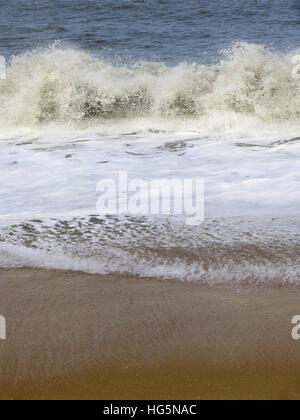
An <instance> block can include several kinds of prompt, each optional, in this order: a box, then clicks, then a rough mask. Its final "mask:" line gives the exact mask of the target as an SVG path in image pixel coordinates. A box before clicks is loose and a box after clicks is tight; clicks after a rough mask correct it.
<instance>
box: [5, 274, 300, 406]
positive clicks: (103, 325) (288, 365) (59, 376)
mask: <svg viewBox="0 0 300 420" xmlns="http://www.w3.org/2000/svg"><path fill="white" fill-rule="evenodd" d="M299 301H300V291H299V289H297V288H292V289H291V288H289V289H284V288H277V289H276V288H273V289H271V288H263V289H255V290H240V291H239V292H238V291H233V290H230V289H224V288H208V287H206V286H201V285H199V284H198V285H197V284H192V283H191V284H188V283H180V282H172V281H158V280H152V279H146V278H145V279H140V278H125V277H124V278H122V277H116V276H107V277H105V276H93V275H87V274H82V273H76V272H60V271H46V270H34V269H19V270H4V269H2V270H1V271H0V313H1V315H4V316H5V317H6V321H7V340H6V341H0V351H1V380H0V397H1V399H65V398H67V399H155V398H161V399H224V398H225V399H251V398H258V399H294V398H295V399H296V398H299V397H300V387H299V381H300V374H299V366H300V342H297V341H293V340H292V337H291V330H292V325H291V319H292V317H293V316H294V315H295V314H297V313H299V312H300V307H299Z"/></svg>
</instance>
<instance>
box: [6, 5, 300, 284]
mask: <svg viewBox="0 0 300 420" xmlns="http://www.w3.org/2000/svg"><path fill="white" fill-rule="evenodd" d="M0 10H1V14H0V55H2V56H4V57H5V59H6V62H7V69H6V77H5V78H3V79H0V171H1V184H0V198H1V199H0V266H1V267H23V266H32V267H45V268H50V269H68V270H69V269H70V270H79V271H86V272H89V273H99V274H110V273H114V274H120V275H129V274H130V275H136V276H139V277H154V278H160V279H174V280H183V281H195V282H199V283H205V284H212V285H214V284H230V285H234V286H237V285H238V286H239V285H244V284H246V285H254V286H257V285H260V286H261V285H264V284H276V285H283V284H297V283H299V282H300V244H299V237H300V235H299V232H300V229H299V228H300V219H299V209H300V193H299V191H300V1H299V0H285V1H284V0H273V1H271V0H265V1H263V0H261V1H259V0H250V1H247V2H241V1H229V0H220V1H208V0H207V1H205V0H203V1H196V0H186V1H185V2H181V1H178V0H173V1H164V0H147V1H142V0H136V1H125V0H115V1H88V0H86V1H83V0H81V1H78V0H72V1H71V0H52V1H47V0H39V1H30V2H29V1H21V0H10V1H8V2H3V1H1V2H0ZM120 171H127V173H128V176H129V177H130V178H131V179H143V180H145V181H149V180H150V179H152V178H153V177H155V178H156V179H162V178H163V179H168V180H171V179H179V180H184V179H195V178H200V179H203V180H204V182H205V220H204V222H203V223H202V224H201V225H198V226H188V225H186V224H185V222H184V218H183V217H180V216H174V215H169V216H168V215H164V216H155V217H152V216H151V215H147V214H137V215H132V214H125V215H118V214H115V215H113V214H111V215H107V216H105V215H103V214H100V215H99V214H98V213H97V208H96V204H97V200H98V198H99V191H97V184H98V182H99V181H100V180H103V179H115V177H116V176H117V175H118V173H119V172H120Z"/></svg>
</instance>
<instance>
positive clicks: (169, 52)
mask: <svg viewBox="0 0 300 420" xmlns="http://www.w3.org/2000/svg"><path fill="white" fill-rule="evenodd" d="M0 10H1V15H0V54H2V55H5V56H7V57H8V56H11V55H15V54H19V53H22V52H24V51H27V50H30V49H32V48H34V49H35V48H45V47H47V46H48V45H49V44H51V43H53V42H54V41H56V40H60V41H62V43H63V44H65V45H67V46H72V47H74V46H76V47H80V48H82V49H85V50H90V51H92V52H97V53H101V54H107V55H110V56H118V57H120V56H121V57H124V56H126V57H128V56H129V57H132V56H133V57H136V58H145V59H153V60H162V61H165V62H167V63H178V62H181V61H197V62H199V61H212V60H214V59H215V58H216V55H217V52H218V51H221V50H223V49H225V48H229V47H230V46H231V44H232V43H233V42H236V41H247V42H253V43H257V44H264V45H267V46H271V47H273V48H275V49H277V50H282V51H286V50H289V49H294V48H295V47H297V46H299V41H300V0H249V1H237V0H218V1H217V0H215V1H212V0H185V1H180V0H172V1H171V0H169V1H168V0H131V1H128V0H110V1H108V0H103V1H100V0H99V1H96V0H38V1H24V0H8V1H1V2H0Z"/></svg>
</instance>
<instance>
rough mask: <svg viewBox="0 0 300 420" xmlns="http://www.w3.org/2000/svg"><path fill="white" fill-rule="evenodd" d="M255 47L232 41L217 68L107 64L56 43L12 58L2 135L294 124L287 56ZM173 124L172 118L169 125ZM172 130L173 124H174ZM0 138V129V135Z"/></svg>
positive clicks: (296, 103) (1, 93)
mask: <svg viewBox="0 0 300 420" xmlns="http://www.w3.org/2000/svg"><path fill="white" fill-rule="evenodd" d="M296 54H299V51H294V52H293V53H289V54H285V55H284V54H279V53H276V52H274V51H270V50H268V49H266V48H265V47H264V46H261V45H255V44H247V43H243V44H239V45H235V46H234V47H233V48H232V49H231V50H230V51H227V52H226V53H224V58H223V60H221V61H220V62H219V63H218V64H216V65H210V66H208V65H200V64H187V63H182V64H179V65H176V66H174V67H169V66H167V65H165V64H163V63H154V62H136V63H134V64H132V65H113V64H111V63H109V62H107V61H105V60H102V59H101V58H99V57H96V56H93V55H92V54H89V53H87V52H83V51H79V50H74V49H62V48H59V47H56V46H53V47H51V48H49V49H48V50H46V51H43V52H28V53H25V54H23V55H20V56H14V57H12V59H11V61H10V63H9V65H8V69H7V77H6V80H3V81H1V83H0V109H1V111H0V133H2V132H3V130H4V129H7V128H16V127H23V128H31V129H32V128H39V127H43V126H45V125H46V126H47V125H49V124H53V123H55V124H59V125H62V126H64V127H68V126H72V127H74V126H76V125H78V126H80V127H87V126H89V125H91V124H94V125H98V126H99V125H101V124H110V123H112V121H114V122H116V121H124V120H126V121H128V120H130V121H131V122H132V128H136V127H135V124H136V121H137V119H143V121H144V124H145V126H147V127H148V128H149V127H152V126H153V125H154V126H155V122H157V123H158V122H159V123H160V124H164V123H165V124H166V126H168V127H169V128H170V127H173V128H174V127H176V121H177V122H178V121H188V124H189V127H190V128H191V129H196V130H197V129H199V130H200V131H201V130H202V131H203V130H212V131H213V130H215V131H220V132H222V134H224V131H225V132H226V131H231V132H234V131H239V132H241V131H243V130H244V131H245V132H247V130H250V129H253V128H256V129H258V130H262V129H268V128H270V127H275V126H276V127H277V128H278V127H280V126H285V127H289V128H294V129H295V130H298V131H299V128H300V95H299V85H300V81H299V80H297V78H295V77H293V70H294V69H295V64H293V57H295V55H296ZM174 121H175V122H174ZM175 129H176V128H175ZM1 136H2V134H1Z"/></svg>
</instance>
